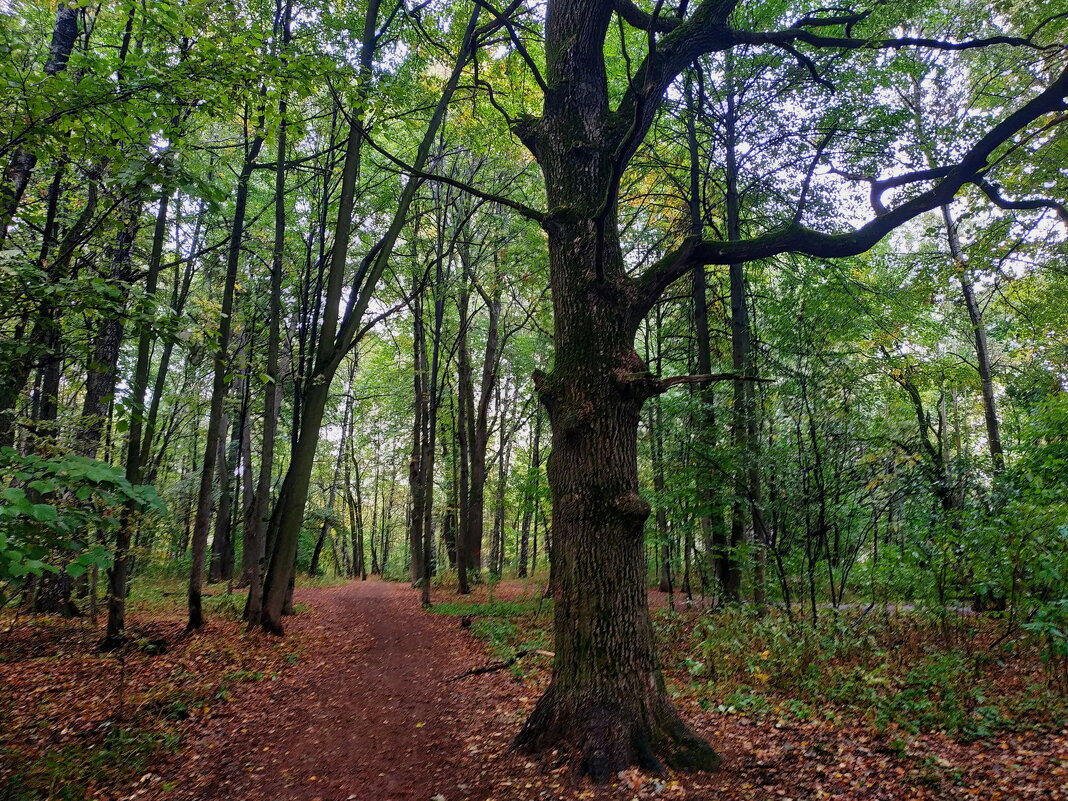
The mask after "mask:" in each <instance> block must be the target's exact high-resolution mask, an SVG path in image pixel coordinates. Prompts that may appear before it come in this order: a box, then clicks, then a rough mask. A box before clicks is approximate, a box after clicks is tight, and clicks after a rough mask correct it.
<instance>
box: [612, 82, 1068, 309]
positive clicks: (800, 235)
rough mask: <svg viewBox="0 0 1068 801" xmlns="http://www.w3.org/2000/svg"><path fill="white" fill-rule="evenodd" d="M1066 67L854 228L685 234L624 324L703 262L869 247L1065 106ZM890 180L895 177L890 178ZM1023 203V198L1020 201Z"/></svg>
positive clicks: (642, 278) (646, 277) (641, 280)
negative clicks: (718, 236)
mask: <svg viewBox="0 0 1068 801" xmlns="http://www.w3.org/2000/svg"><path fill="white" fill-rule="evenodd" d="M1066 98H1068V68H1066V69H1065V70H1064V71H1063V72H1061V74H1060V75H1058V76H1057V78H1056V79H1055V80H1054V81H1053V82H1052V83H1051V84H1050V85H1049V87H1048V88H1046V89H1045V90H1044V91H1043V92H1041V93H1040V94H1038V95H1037V96H1036V97H1034V98H1032V99H1031V100H1030V101H1029V102H1027V103H1025V104H1024V105H1023V106H1022V107H1020V108H1019V109H1017V110H1016V111H1015V112H1013V113H1012V114H1010V115H1009V116H1008V117H1006V118H1005V119H1004V120H1002V121H1001V122H1000V123H998V124H997V125H995V126H994V127H993V128H991V129H990V130H989V131H988V132H987V133H986V135H985V136H983V137H982V138H981V139H979V141H978V142H976V143H975V144H974V145H973V146H972V148H971V149H970V150H969V151H968V152H967V153H966V154H965V156H964V157H963V158H962V159H961V160H960V162H958V163H957V164H956V165H954V166H952V167H946V168H942V169H945V175H944V176H943V177H942V178H941V179H940V180H938V183H936V184H935V185H934V186H933V187H931V188H930V189H928V190H926V191H924V192H921V193H920V194H918V195H916V196H914V197H913V198H911V199H909V200H907V201H905V202H904V203H902V204H901V205H899V206H897V207H895V208H893V209H889V210H886V211H885V212H884V213H883V214H881V215H878V216H877V217H876V218H875V219H874V220H871V221H869V222H868V223H866V224H865V225H863V226H861V227H860V228H858V229H857V230H855V231H848V232H844V233H838V234H829V233H824V232H822V231H816V230H813V229H811V228H806V227H805V226H802V225H799V224H796V223H793V224H789V225H786V226H784V227H782V228H778V229H776V230H772V231H768V232H767V233H765V234H763V235H761V236H757V237H754V238H752V239H747V240H738V241H705V240H701V239H700V238H698V237H690V238H687V239H686V240H684V241H683V243H682V244H681V245H680V246H679V247H678V248H677V249H676V250H675V251H673V252H672V253H669V254H667V255H666V256H664V258H662V259H660V260H659V261H658V262H656V263H655V264H654V265H652V266H651V267H650V268H649V269H648V270H646V271H645V272H644V273H642V274H641V275H639V276H638V277H637V278H635V279H634V287H635V290H636V292H635V295H634V302H633V304H632V307H631V319H630V324H631V326H632V328H633V329H635V330H636V329H637V327H638V325H639V324H640V323H641V321H642V319H644V317H645V315H646V314H647V313H648V311H649V309H651V308H652V306H653V304H654V303H655V302H656V301H657V299H658V298H659V297H660V296H661V295H662V294H663V292H664V290H666V289H667V287H668V286H670V285H671V284H672V283H673V282H674V281H676V280H678V279H679V278H681V277H682V276H684V275H685V274H686V273H688V272H689V271H690V270H692V269H694V268H695V267H697V266H700V265H705V264H736V263H743V262H748V261H755V260H758V259H766V258H770V257H772V256H777V255H779V254H780V253H802V254H806V255H809V256H815V257H818V258H842V257H845V256H855V255H857V254H859V253H863V252H865V251H867V250H870V249H871V248H872V247H874V246H875V245H876V244H877V243H878V242H879V241H880V240H881V239H882V238H883V237H885V236H886V235H887V234H889V233H890V232H891V231H893V230H894V229H895V228H897V227H898V226H900V225H902V224H904V223H906V222H908V221H909V220H911V219H913V218H915V217H918V216H919V215H921V214H923V213H924V212H927V211H931V210H933V209H936V208H938V207H939V206H942V205H944V204H946V203H948V202H950V201H951V200H952V199H953V197H954V196H955V195H956V194H957V192H959V191H960V189H961V188H962V187H963V186H965V185H966V184H969V183H978V182H979V181H984V180H986V179H985V177H984V176H985V173H986V171H987V169H988V165H989V161H990V158H991V156H993V155H994V153H995V152H996V151H997V150H998V148H1000V147H1002V146H1003V145H1004V144H1005V143H1006V142H1008V141H1009V140H1010V139H1011V138H1012V137H1013V136H1014V135H1015V134H1016V133H1017V132H1019V131H1020V130H1021V129H1022V128H1024V127H1025V126H1027V125H1029V124H1030V123H1032V122H1034V121H1035V120H1038V119H1040V118H1041V117H1043V116H1045V115H1046V114H1050V113H1053V112H1057V111H1063V110H1065V109H1066V108H1068V103H1066ZM894 180H896V179H894ZM1021 202H1023V201H1021Z"/></svg>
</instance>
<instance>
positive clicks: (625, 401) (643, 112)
mask: <svg viewBox="0 0 1068 801" xmlns="http://www.w3.org/2000/svg"><path fill="white" fill-rule="evenodd" d="M756 5H757V4H756V3H745V2H739V0H703V2H700V3H696V4H692V5H691V6H689V7H688V6H687V4H686V3H682V4H681V5H680V6H678V7H675V6H672V7H668V6H667V5H666V4H664V3H663V2H662V1H661V0H658V2H656V4H655V6H653V7H651V8H648V9H643V8H640V7H638V6H637V5H635V4H633V3H631V2H630V1H629V0H589V1H588V2H582V3H579V2H573V0H549V2H548V4H547V8H546V16H545V22H544V32H545V33H544V53H545V57H544V69H543V70H542V68H541V66H540V65H539V64H538V63H537V60H536V59H535V58H534V56H533V55H532V54H531V52H530V49H529V48H528V47H526V46H524V44H523V40H522V38H521V35H520V33H519V32H518V28H517V26H516V25H514V24H511V23H509V25H508V30H509V31H510V33H511V35H512V42H513V44H514V46H515V48H516V51H517V52H518V53H520V55H521V56H522V57H523V58H524V60H525V61H526V62H527V65H528V67H529V69H530V70H531V72H532V73H534V75H535V79H536V80H537V83H538V85H539V86H540V88H541V90H542V92H543V94H544V103H543V106H542V110H541V113H540V115H539V116H537V117H527V118H524V119H522V120H520V121H518V122H517V123H516V124H515V125H514V126H513V127H514V130H515V132H516V134H517V135H518V136H519V137H520V138H521V140H522V141H523V142H524V144H525V145H526V146H527V147H528V148H529V150H530V151H531V153H532V154H533V155H534V157H535V159H536V160H537V162H538V164H539V166H540V168H541V171H542V173H543V176H544V181H545V192H546V200H547V204H548V209H547V211H546V212H545V213H541V212H539V211H536V210H533V209H527V208H522V207H520V206H519V204H515V203H509V205H511V206H512V207H513V208H520V209H521V210H522V211H523V212H524V213H526V214H527V216H529V217H531V218H533V219H536V220H538V221H539V222H540V224H541V225H542V227H543V228H544V230H545V231H546V233H547V235H548V247H549V258H550V270H551V290H552V300H553V310H554V317H555V330H554V345H555V359H554V363H553V366H552V369H551V371H549V372H548V373H546V374H538V375H535V382H536V385H537V389H538V392H539V394H540V397H541V400H542V402H543V404H544V405H545V407H546V408H547V409H548V412H549V419H550V421H551V425H552V435H553V449H552V455H551V457H550V459H549V463H548V475H549V482H550V486H551V494H552V501H553V538H554V560H555V561H554V570H555V594H556V613H555V624H554V625H555V640H556V655H555V660H554V664H553V678H552V682H551V684H550V685H549V687H548V688H547V689H546V691H545V693H544V695H543V696H542V698H541V699H540V701H539V703H538V705H537V707H536V708H535V710H534V712H533V713H532V715H531V716H530V718H529V719H528V721H527V723H526V725H525V726H524V728H523V730H522V732H521V733H520V735H519V737H518V741H517V742H518V744H519V745H520V746H521V747H523V748H525V749H527V750H529V751H534V752H538V751H545V750H547V749H551V748H554V747H557V746H567V747H572V748H575V749H577V750H579V751H580V752H581V755H582V768H583V770H584V771H586V772H588V773H589V774H591V775H592V776H593V777H594V778H595V779H598V780H604V779H606V778H607V777H609V776H611V775H612V774H613V773H614V772H615V771H617V770H619V769H621V768H624V767H626V766H627V765H632V764H638V765H640V766H643V767H646V768H653V769H656V768H659V767H660V766H661V764H662V763H663V762H666V763H668V764H669V765H671V766H673V767H677V768H694V769H702V768H703V769H707V768H712V767H714V766H716V765H717V763H718V757H717V755H716V754H715V752H714V751H713V749H712V748H711V747H710V746H709V744H708V743H706V742H705V741H704V740H702V739H701V738H700V737H698V736H696V734H694V732H692V731H691V730H690V728H689V727H688V726H687V725H686V724H685V723H684V722H683V721H682V720H681V718H680V717H679V715H678V713H677V712H676V711H675V709H674V708H673V706H672V705H671V703H670V702H669V700H668V698H667V695H666V693H665V688H664V682H663V679H662V677H661V675H660V672H659V670H658V666H657V659H656V654H655V650H654V642H653V630H652V625H651V621H650V616H649V612H648V606H647V600H646V590H645V576H646V570H645V550H644V541H643V531H644V526H645V522H646V518H647V517H648V515H649V511H650V506H649V504H648V503H647V502H646V501H645V500H644V499H643V498H642V497H641V495H640V494H639V482H638V468H637V433H638V425H639V420H640V414H641V409H642V405H643V403H644V402H645V401H646V400H647V399H649V398H650V397H653V396H655V395H657V394H659V393H662V392H664V391H665V390H667V389H668V388H669V387H671V386H674V385H676V384H683V383H702V382H707V381H712V380H715V379H716V378H717V377H716V376H678V377H673V378H663V377H660V376H656V375H654V374H652V373H651V372H650V371H649V370H648V368H647V366H646V365H645V364H644V363H643V361H642V359H641V358H639V356H638V354H637V353H636V351H635V349H634V341H635V334H636V332H637V330H638V328H639V326H640V325H641V323H642V321H643V320H644V318H645V316H646V314H647V313H648V312H649V311H650V309H651V308H652V307H653V305H654V304H655V303H657V301H658V300H659V299H660V298H661V296H662V295H663V293H664V292H665V291H666V290H667V288H668V287H669V286H670V285H671V284H672V283H673V282H675V281H676V280H678V279H680V278H682V277H684V276H686V275H688V274H690V273H692V272H693V271H694V270H695V269H698V268H702V267H703V266H705V265H713V264H723V265H727V264H740V263H744V262H748V261H753V260H758V259H766V258H769V257H773V256H776V255H778V254H784V253H800V254H808V255H810V256H815V257H819V258H839V257H845V256H851V255H856V254H859V253H862V252H864V251H866V250H868V249H870V248H872V247H873V246H874V245H875V244H877V243H878V242H879V241H880V240H881V239H882V238H884V237H885V236H887V235H888V234H889V233H890V232H892V231H894V230H895V229H896V228H898V227H899V226H901V225H902V224H904V223H906V222H908V221H910V220H912V219H914V218H915V217H917V216H919V215H921V214H923V213H925V212H927V211H930V210H933V209H938V208H939V207H941V206H942V205H944V204H946V203H948V202H950V200H951V199H952V198H953V197H954V196H955V195H956V194H957V193H958V192H959V191H960V190H961V189H962V188H963V187H965V186H966V185H969V184H975V185H977V186H978V187H979V188H980V189H988V188H989V187H990V184H989V183H988V181H987V180H986V179H987V176H988V172H989V170H990V167H991V163H992V160H993V159H994V158H996V157H997V156H998V154H999V153H1001V152H1003V151H1004V150H1005V148H1006V147H1007V146H1009V145H1010V144H1011V143H1012V142H1013V140H1014V137H1016V136H1017V134H1018V133H1019V132H1020V131H1022V130H1024V129H1026V128H1028V126H1032V125H1033V124H1034V123H1036V122H1038V121H1041V120H1043V118H1045V117H1047V115H1050V114H1053V113H1055V112H1060V111H1063V110H1064V109H1065V108H1066V104H1065V96H1066V93H1068V71H1064V69H1063V67H1064V64H1063V57H1062V56H1061V57H1059V58H1057V57H1056V54H1057V53H1060V52H1061V51H1060V48H1059V47H1043V46H1042V45H1041V44H1040V43H1039V40H1040V39H1041V36H1039V35H1037V33H1036V34H1033V35H1029V36H1028V35H1024V36H1010V35H1004V34H1002V33H999V32H992V34H991V35H986V36H981V37H972V36H970V33H971V32H970V31H967V30H960V31H954V32H953V36H954V38H945V39H940V38H930V37H927V36H924V35H913V34H912V32H911V31H910V26H909V22H910V20H909V19H908V13H909V10H908V9H900V10H898V11H895V8H894V7H892V6H891V5H890V4H880V3H875V4H872V9H871V10H869V11H863V10H860V11H856V12H853V11H838V10H834V11H828V10H823V11H816V12H813V13H811V14H807V15H806V14H804V13H803V12H799V16H798V17H797V18H796V19H794V20H793V21H788V22H786V23H785V24H784V25H782V26H780V27H778V28H776V29H772V30H759V29H756V28H755V27H753V26H749V25H746V24H744V23H742V22H741V21H740V20H741V19H742V16H743V14H742V13H741V12H743V11H745V10H747V9H746V6H756ZM748 10H751V9H748ZM520 13H522V11H521V3H518V2H517V3H512V4H511V6H510V7H508V8H507V9H505V10H502V11H498V12H496V14H497V16H498V18H503V17H506V16H508V15H518V14H520ZM895 14H896V15H897V16H896V17H895ZM624 25H626V26H629V28H628V29H630V30H638V31H641V32H644V35H645V46H644V51H643V52H642V53H641V58H640V59H637V58H634V57H633V54H632V59H633V60H631V59H628V65H630V64H633V65H634V66H633V69H632V70H629V71H628V75H627V76H626V83H625V86H624V87H623V88H622V90H620V86H619V83H620V82H619V79H618V75H619V72H620V71H621V70H620V68H618V66H617V65H615V64H612V65H611V66H612V70H609V66H610V65H609V59H610V55H609V54H610V53H611V52H612V49H611V47H610V45H611V44H612V43H613V42H618V41H619V39H618V38H617V39H613V37H614V36H617V34H616V32H617V30H618V31H620V33H619V34H618V37H619V38H623V37H624V34H623V33H622V30H623V26H624ZM888 31H889V32H891V33H887V32H888ZM903 31H904V33H902V32H903ZM614 46H615V47H618V44H615V45H614ZM995 46H999V47H1003V48H1020V49H1021V50H1026V51H1027V54H1028V56H1029V57H1032V58H1033V57H1034V56H1035V54H1036V52H1037V53H1039V54H1041V55H1044V56H1046V57H1048V58H1047V59H1046V66H1045V73H1044V78H1045V82H1044V85H1043V83H1042V81H1040V80H1035V81H1034V82H1033V86H1032V87H1030V88H1029V89H1028V90H1027V92H1026V94H1025V96H1024V97H1022V98H1021V99H1020V101H1019V102H1018V105H1017V107H1016V108H1015V110H1012V111H1010V112H1008V113H1006V114H1005V115H1004V116H1003V117H1002V118H1001V119H996V120H994V121H993V122H992V123H991V124H990V125H989V127H988V128H987V129H986V130H985V132H984V133H983V134H982V135H981V136H978V137H976V138H975V139H974V140H973V141H970V142H967V143H965V144H964V147H963V148H959V149H958V150H957V152H958V153H961V154H962V155H961V156H960V157H959V159H958V160H957V161H955V162H954V163H946V164H941V165H937V166H935V167H933V168H930V169H924V170H922V171H916V172H909V173H904V174H902V173H900V172H897V173H895V172H890V174H889V175H884V176H875V175H873V176H871V177H870V178H868V179H866V180H867V181H868V183H870V187H871V193H870V196H871V201H872V203H871V204H872V218H871V219H870V220H869V221H868V222H866V223H865V224H863V225H860V226H859V227H855V228H853V229H846V230H842V231H841V232H835V231H828V230H826V224H822V225H821V226H820V227H819V228H816V227H809V225H806V220H805V216H804V211H805V194H806V191H807V189H808V185H809V180H808V179H806V180H805V181H804V182H803V188H802V189H801V190H800V191H799V196H798V197H797V198H796V205H797V209H796V213H795V214H794V215H793V216H792V218H791V219H788V220H786V221H784V222H783V223H782V224H781V225H780V226H779V227H774V228H770V229H768V230H766V231H764V232H762V233H758V234H757V235H755V236H752V237H750V238H734V237H725V238H724V239H723V240H722V241H717V240H709V239H704V238H701V237H698V236H690V237H687V238H683V239H680V241H679V242H678V243H677V245H676V246H675V247H674V248H672V249H670V252H668V253H667V254H666V255H665V256H664V257H663V258H661V259H660V260H659V261H657V262H656V263H655V264H653V265H652V266H650V267H648V268H646V269H644V270H640V271H634V270H632V269H629V265H628V263H627V261H626V259H625V257H624V251H623V248H622V247H621V233H620V208H619V195H620V185H621V180H622V178H623V175H624V173H625V172H626V171H627V169H628V166H629V164H630V162H631V160H632V158H633V157H634V156H635V154H636V153H637V152H638V150H639V148H640V147H641V146H642V144H643V141H644V140H645V139H646V137H647V135H648V132H649V130H650V126H651V125H652V123H653V121H654V119H656V118H657V115H658V113H659V112H660V111H661V107H662V106H663V105H664V103H665V99H666V98H667V97H668V96H669V94H670V90H671V87H672V85H673V84H674V83H675V82H676V80H677V79H679V77H680V75H682V74H683V73H684V72H685V71H686V70H687V69H688V67H689V66H690V65H691V64H693V63H694V62H695V60H697V59H699V58H702V57H705V56H708V55H709V54H715V53H725V52H727V51H730V50H732V49H735V48H742V47H747V48H768V49H775V50H779V51H785V52H787V53H789V54H790V55H791V56H792V57H794V58H795V59H796V60H797V63H798V64H799V65H800V66H801V68H803V69H805V70H807V71H809V72H810V73H811V75H812V77H813V80H814V82H815V83H819V84H821V85H824V86H827V85H832V84H833V82H834V81H835V80H841V79H842V78H843V76H844V75H845V74H847V73H845V70H846V69H848V63H849V62H848V60H845V59H836V60H835V61H834V62H832V63H833V67H830V66H827V65H825V64H823V63H822V61H821V60H820V59H818V58H817V55H818V54H822V53H834V54H849V53H852V52H862V53H864V54H867V53H870V52H871V51H891V52H896V51H900V50H902V49H912V48H918V49H926V50H931V51H937V52H945V53H951V52H958V51H965V50H971V49H975V48H987V47H995ZM813 54H817V55H813ZM869 66H870V65H869ZM825 70H826V71H825ZM828 72H829V73H830V74H828ZM610 73H611V74H610ZM818 160H819V159H818V157H817V158H815V159H813V164H814V165H815V163H816V162H818ZM892 190H893V191H892ZM475 191H477V190H475ZM988 194H989V195H990V196H991V199H993V200H995V202H998V201H1001V202H1004V197H1003V196H1002V195H1001V194H1000V193H999V192H996V191H989V192H988ZM888 196H890V197H888ZM718 378H723V376H719V377H718Z"/></svg>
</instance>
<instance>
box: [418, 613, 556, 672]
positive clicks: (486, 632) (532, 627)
mask: <svg viewBox="0 0 1068 801" xmlns="http://www.w3.org/2000/svg"><path fill="white" fill-rule="evenodd" d="M552 608H553V604H552V601H551V600H542V599H533V598H532V599H522V600H509V601H489V600H487V601H481V600H476V599H470V600H467V599H457V600H455V601H450V602H446V603H437V604H435V605H434V606H432V607H431V609H430V611H431V612H433V613H435V614H438V615H446V616H449V617H461V618H466V619H469V622H470V627H471V634H472V635H473V636H475V637H476V638H478V639H480V640H482V641H483V642H485V643H486V645H487V646H488V648H489V651H490V653H491V654H492V655H493V657H494V658H495V659H499V660H501V661H504V660H508V659H510V658H511V657H512V656H514V655H515V654H516V653H517V652H518V651H524V650H547V649H551V647H552ZM534 669H536V665H535V663H534V662H533V661H532V660H522V661H521V662H516V663H515V664H514V665H512V666H511V667H510V668H509V670H511V671H512V674H513V675H515V676H518V677H523V676H526V675H528V674H529V673H530V672H531V671H532V670H534Z"/></svg>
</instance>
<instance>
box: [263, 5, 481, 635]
mask: <svg viewBox="0 0 1068 801" xmlns="http://www.w3.org/2000/svg"><path fill="white" fill-rule="evenodd" d="M378 8H379V3H378V0H372V2H371V4H370V6H369V8H368V11H367V16H366V18H365V26H364V32H363V38H362V47H361V55H360V76H361V81H362V82H364V83H363V86H364V89H365V90H366V88H367V86H366V82H367V81H369V80H370V72H371V67H372V65H373V56H374V52H375V48H376V46H377V42H378V35H377V34H376V30H375V24H376V20H377V16H378ZM476 21H477V12H476V13H475V14H474V15H473V16H472V18H471V20H470V22H469V23H468V27H467V31H466V33H465V36H464V45H463V47H462V48H461V52H460V54H459V56H458V59H457V66H456V67H454V69H453V71H452V74H451V75H450V76H449V80H448V81H447V82H446V84H445V86H444V87H443V90H442V95H441V99H440V100H439V102H438V104H437V105H436V106H435V108H434V111H433V113H432V114H431V118H430V120H429V122H428V123H427V127H426V129H425V131H424V135H423V139H422V141H421V142H420V145H419V149H418V152H417V153H416V156H415V160H414V166H415V169H416V170H420V171H421V170H422V168H423V167H424V166H425V164H426V163H427V159H428V157H429V155H430V150H431V147H432V146H433V145H434V142H435V141H436V139H437V134H438V130H439V129H440V126H441V123H442V120H443V119H444V117H445V110H446V108H447V107H448V104H449V102H450V100H451V99H452V96H453V93H454V92H455V90H456V86H457V84H458V82H459V79H460V72H461V69H462V66H463V65H464V64H466V63H467V60H468V58H469V55H470V53H471V48H472V40H473V35H474V26H475V22H476ZM362 113H363V106H362V105H361V107H360V109H359V110H358V112H357V113H354V114H353V115H352V117H351V119H350V126H349V137H348V141H347V146H346V151H345V165H344V167H343V169H342V188H341V198H340V200H339V202H338V216H337V223H336V225H335V235H334V245H333V248H332V251H331V261H330V269H329V273H328V280H327V291H326V293H325V295H324V304H323V308H324V311H323V322H322V324H321V326H320V329H319V344H318V346H317V347H316V352H315V367H314V371H313V375H312V376H311V380H310V381H309V382H308V383H307V391H306V396H305V398H304V403H305V407H304V411H303V412H302V415H301V420H300V430H299V434H298V435H297V438H296V441H295V443H294V448H293V453H292V458H291V460H290V467H289V471H288V472H287V473H286V478H285V480H284V481H283V484H282V491H281V493H280V496H279V502H278V503H277V504H276V505H275V514H274V515H273V516H272V519H271V529H272V530H274V531H275V532H276V534H275V535H274V542H273V548H272V552H271V558H270V562H269V564H268V568H267V576H266V580H265V583H264V603H263V614H262V615H261V618H262V621H261V622H262V625H263V627H264V629H266V630H267V631H270V632H272V633H275V634H281V633H282V621H281V613H282V607H283V606H284V603H285V597H286V595H287V593H288V587H289V584H290V579H291V578H292V576H293V571H294V567H295V562H296V553H297V541H298V539H299V536H300V528H301V525H302V524H303V521H304V505H305V503H306V501H307V498H308V487H309V483H310V479H311V470H312V465H313V463H314V459H315V449H316V446H317V445H318V441H319V435H320V429H321V427H322V418H323V413H324V411H325V409H326V401H327V397H328V395H329V391H330V382H331V380H332V379H333V377H334V373H335V372H336V371H337V368H338V367H339V366H340V364H341V362H342V360H343V359H344V357H345V355H346V354H347V353H348V352H349V351H350V350H351V349H352V347H353V346H354V345H355V343H356V341H357V338H358V334H359V333H360V330H361V325H362V323H363V317H364V314H365V313H366V311H367V308H368V306H369V305H370V302H371V297H372V295H373V293H374V291H375V289H376V287H377V286H378V282H379V280H380V279H381V277H382V274H383V273H384V272H385V269H386V265H387V262H388V260H389V259H390V257H391V256H392V254H393V250H394V247H395V246H396V243H397V239H398V237H399V236H400V232H401V229H402V228H403V226H404V225H405V223H406V221H407V217H408V211H409V209H410V208H411V204H412V200H413V199H414V197H415V192H416V189H417V187H418V185H419V181H417V180H416V179H415V178H410V179H409V180H408V182H407V183H406V184H405V186H404V189H403V190H402V191H401V196H400V198H399V201H398V204H397V208H396V210H395V212H394V215H393V219H392V222H391V223H390V226H389V228H388V230H387V231H386V233H385V234H383V236H382V237H381V239H380V240H379V241H378V243H377V245H376V247H374V248H372V249H371V250H370V251H369V252H368V254H367V255H366V257H365V258H364V260H363V262H362V265H361V270H360V274H359V278H360V279H362V281H361V282H360V283H359V290H358V291H357V292H354V293H353V296H351V297H350V298H349V299H348V302H347V305H346V307H345V311H344V317H343V318H340V319H339V310H340V307H341V300H342V290H343V288H344V279H345V268H346V264H347V260H348V246H349V240H350V233H351V226H352V210H353V199H354V195H355V190H356V178H357V175H358V167H359V154H360V148H361V142H362V130H363V128H362Z"/></svg>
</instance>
